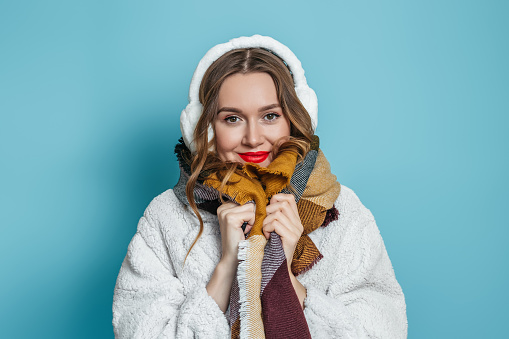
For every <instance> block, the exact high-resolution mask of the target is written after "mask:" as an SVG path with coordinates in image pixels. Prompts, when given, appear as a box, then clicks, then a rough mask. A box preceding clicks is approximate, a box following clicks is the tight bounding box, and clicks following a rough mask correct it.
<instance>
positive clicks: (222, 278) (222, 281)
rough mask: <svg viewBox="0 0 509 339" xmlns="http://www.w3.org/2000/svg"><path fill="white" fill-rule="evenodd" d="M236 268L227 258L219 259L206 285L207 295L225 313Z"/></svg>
mask: <svg viewBox="0 0 509 339" xmlns="http://www.w3.org/2000/svg"><path fill="white" fill-rule="evenodd" d="M236 271H237V266H236V265H235V264H234V262H232V260H231V259H230V260H228V259H227V258H226V259H225V258H221V260H220V261H219V263H218V264H217V265H216V268H215V270H214V273H212V277H211V278H210V280H209V283H208V284H207V287H206V289H207V293H208V294H209V295H210V296H211V297H212V299H214V300H215V302H216V303H217V305H218V306H219V308H220V309H221V311H223V313H224V312H226V309H227V308H228V302H229V300H230V291H231V288H232V284H233V279H234V277H235V273H236Z"/></svg>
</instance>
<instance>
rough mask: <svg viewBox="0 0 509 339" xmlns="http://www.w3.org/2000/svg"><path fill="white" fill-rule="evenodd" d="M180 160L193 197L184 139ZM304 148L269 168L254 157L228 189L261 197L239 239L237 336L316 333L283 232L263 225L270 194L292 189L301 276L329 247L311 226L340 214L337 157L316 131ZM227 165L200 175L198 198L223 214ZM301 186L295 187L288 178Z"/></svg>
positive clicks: (234, 299) (233, 307) (246, 197)
mask: <svg viewBox="0 0 509 339" xmlns="http://www.w3.org/2000/svg"><path fill="white" fill-rule="evenodd" d="M175 153H176V154H177V157H178V159H179V164H180V170H181V171H180V173H181V175H180V179H179V182H178V183H177V185H176V186H175V187H174V192H175V194H176V195H177V197H178V198H179V199H180V200H181V201H182V202H183V203H185V204H189V203H188V201H187V197H186V194H185V185H186V183H187V181H188V178H189V175H190V167H189V165H188V164H187V163H186V161H185V159H189V158H190V153H189V150H188V149H187V147H186V146H185V145H184V143H183V142H182V139H181V140H180V142H179V144H177V146H176V147H175ZM296 160H297V156H296V155H295V154H294V153H292V152H282V153H281V154H280V155H278V157H277V158H275V159H274V160H273V161H272V162H271V164H270V165H269V166H268V167H267V168H263V167H260V166H258V165H256V164H252V163H246V164H244V166H243V167H242V171H243V174H244V175H239V174H237V173H234V174H233V175H232V177H231V178H230V183H229V184H228V185H226V186H225V187H224V189H223V196H224V197H225V198H227V199H228V200H231V201H234V202H236V203H238V204H240V205H242V204H244V203H247V202H254V203H255V209H256V210H255V223H254V225H253V227H252V229H251V231H250V232H249V235H248V237H247V239H246V240H244V241H241V242H240V243H239V255H238V258H239V261H240V263H239V266H238V268H237V276H236V278H235V280H234V282H233V285H232V289H231V295H230V305H229V313H228V314H227V317H228V320H229V323H230V326H231V337H232V338H239V337H240V338H265V337H267V338H311V335H310V333H309V329H308V326H307V322H306V319H305V317H304V312H303V310H302V308H301V306H300V302H299V300H298V297H297V294H296V293H295V290H294V289H293V285H292V283H291V280H290V276H289V273H288V268H287V267H288V265H287V260H286V257H285V254H284V251H283V246H282V242H281V239H280V237H279V236H278V235H277V234H276V233H275V232H272V234H271V235H270V238H269V240H267V239H266V238H265V236H264V235H263V232H262V224H263V219H264V218H265V216H266V211H265V209H266V206H267V204H268V202H269V199H270V197H272V195H274V194H276V193H279V192H281V193H291V194H293V195H294V197H295V201H296V203H297V209H298V212H299V217H300V219H301V223H302V225H303V226H304V232H303V233H302V235H301V238H300V239H299V241H298V243H297V246H296V249H295V252H294V255H293V259H292V264H291V270H292V273H293V274H294V275H295V276H297V275H299V274H301V273H303V272H306V271H307V270H309V269H311V268H312V267H313V265H314V264H316V263H317V262H318V261H319V260H320V259H321V258H322V255H321V254H320V251H319V250H318V249H317V247H316V246H315V244H314V243H313V241H312V240H311V238H310V237H309V236H308V234H309V233H311V232H312V231H314V230H315V229H317V228H318V227H320V226H323V227H325V226H327V225H328V224H329V223H330V222H331V221H332V220H336V219H337V218H338V211H337V209H336V208H335V207H334V205H333V204H334V201H335V200H336V199H337V197H338V195H339V192H340V189H341V186H340V184H339V183H338V182H337V181H336V176H335V175H333V174H332V173H331V172H330V165H329V163H328V161H327V160H326V158H325V156H324V155H323V153H322V151H321V150H320V149H319V140H318V137H316V136H314V137H313V142H312V143H311V150H310V151H309V152H308V154H307V155H306V157H305V158H304V160H303V161H302V162H301V163H299V164H296ZM222 174H223V173H210V174H208V175H206V179H205V180H202V181H198V182H197V184H196V188H195V190H194V199H195V202H196V204H197V205H198V207H199V208H201V209H204V210H207V211H209V212H211V213H214V214H216V212H217V207H219V205H220V201H219V193H218V191H217V189H218V188H219V186H220V183H221V180H220V178H222ZM289 185H290V186H291V187H292V188H293V189H291V190H290V189H288V186H289Z"/></svg>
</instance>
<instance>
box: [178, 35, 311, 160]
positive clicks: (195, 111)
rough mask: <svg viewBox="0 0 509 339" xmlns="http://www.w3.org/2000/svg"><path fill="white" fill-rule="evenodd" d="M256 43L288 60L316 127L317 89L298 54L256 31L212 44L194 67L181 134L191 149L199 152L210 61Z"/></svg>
mask: <svg viewBox="0 0 509 339" xmlns="http://www.w3.org/2000/svg"><path fill="white" fill-rule="evenodd" d="M256 47H262V48H265V49H268V50H270V51H271V52H273V53H274V54H276V55H277V56H279V57H280V58H281V59H283V60H284V61H285V62H286V64H287V65H288V67H289V68H290V71H291V72H292V74H293V82H294V84H295V92H296V93H297V96H298V97H299V100H300V101H301V103H302V105H303V106H304V108H305V109H306V110H307V111H308V113H309V116H310V117H311V124H312V126H313V130H315V129H316V126H317V125H318V99H317V97H316V93H315V91H313V90H312V89H311V88H310V87H309V86H308V84H307V81H306V77H305V76H304V69H303V68H302V65H301V63H300V61H299V59H297V57H296V56H295V54H293V52H292V51H291V50H290V49H289V48H288V47H286V46H285V45H283V44H282V43H280V42H279V41H277V40H275V39H273V38H271V37H268V36H261V35H258V34H256V35H253V36H251V37H239V38H235V39H232V40H230V41H229V42H226V43H224V44H219V45H216V46H214V47H212V48H211V49H210V50H209V51H208V52H207V53H206V54H205V56H204V57H203V58H202V59H201V60H200V62H199V63H198V66H197V67H196V70H195V71H194V74H193V78H192V80H191V86H189V104H188V105H187V106H186V108H185V109H184V110H183V111H182V114H181V115H180V130H181V131H182V137H183V138H184V143H185V144H186V146H187V147H188V148H189V150H190V151H191V152H192V153H195V152H196V145H194V142H193V139H194V137H193V136H194V129H195V128H196V124H197V123H198V120H199V119H200V116H201V115H202V112H203V105H202V104H201V103H200V99H199V90H200V84H201V80H202V78H203V75H204V74H205V72H206V71H207V69H208V68H209V67H210V65H212V63H213V62H214V61H216V60H217V59H219V58H220V57H221V56H222V55H223V54H225V53H226V52H228V51H231V50H234V49H240V48H256ZM208 137H209V141H210V140H212V138H213V137H214V131H213V129H212V126H209V128H208Z"/></svg>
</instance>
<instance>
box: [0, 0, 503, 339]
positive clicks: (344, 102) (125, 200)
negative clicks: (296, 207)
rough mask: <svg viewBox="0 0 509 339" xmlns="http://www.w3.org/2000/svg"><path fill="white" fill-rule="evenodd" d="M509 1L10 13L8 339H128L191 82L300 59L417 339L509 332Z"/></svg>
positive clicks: (3, 239) (5, 170)
mask: <svg viewBox="0 0 509 339" xmlns="http://www.w3.org/2000/svg"><path fill="white" fill-rule="evenodd" d="M508 17H509V3H508V2H506V1H451V0H440V1H383V2H382V1H323V2H318V1H317V2H311V1H284V2H283V1H281V2H279V1H264V0H263V1H256V2H245V3H244V2H239V1H187V2H186V3H185V4H184V3H183V2H177V1H3V0H2V1H1V2H0V60H1V62H0V112H1V121H0V150H1V154H0V164H1V166H0V174H1V175H0V192H1V201H0V208H1V216H2V217H1V236H0V260H1V263H0V264H1V268H0V269H1V273H0V275H1V279H0V323H1V324H0V336H1V337H3V338H112V337H113V331H112V326H111V303H112V297H113V288H114V285H115V280H116V276H117V274H118V270H119V268H120V265H121V263H122V260H123V258H124V256H125V254H126V251H127V245H128V243H129V241H130V239H131V237H132V236H133V235H134V233H135V231H136V226H137V222H138V220H139V218H140V217H141V215H142V213H143V211H144V209H145V207H146V206H147V205H148V203H149V202H150V201H151V199H152V198H153V197H155V196H156V195H158V194H159V193H161V192H163V191H164V190H166V189H168V188H170V187H173V185H174V184H175V183H176V180H177V173H178V171H177V163H176V159H175V157H174V155H173V146H174V144H175V143H176V141H177V139H178V138H179V137H180V129H179V116H180V112H181V110H182V109H183V108H184V107H185V105H186V103H187V91H188V86H189V82H190V80H191V76H192V73H193V71H194V68H195V67H196V65H197V63H198V61H199V60H200V59H201V57H202V56H203V55H204V53H205V52H206V51H207V50H208V49H209V48H211V47H212V46H214V45H215V44H217V43H222V42H226V41H227V40H229V39H231V38H234V37H237V36H241V35H252V34H255V33H258V34H263V35H270V36H273V37H274V38H276V39H278V40H280V41H281V42H283V43H284V44H286V45H287V46H288V47H290V49H292V50H293V51H294V52H295V54H296V55H297V56H298V57H299V59H300V60H301V61H302V64H303V66H304V68H305V70H306V74H307V77H308V82H309V84H310V86H311V87H312V88H314V89H315V91H316V93H317V94H318V98H319V127H318V130H317V134H318V135H320V137H321V141H322V148H323V150H324V152H325V154H326V156H327V157H328V158H329V160H330V162H331V164H332V167H333V171H334V173H335V174H336V175H337V176H338V179H339V181H340V182H341V183H342V184H344V185H346V186H348V187H350V188H352V189H353V190H354V191H355V192H356V193H357V195H358V196H359V197H360V199H361V201H362V202H363V203H364V205H366V207H368V208H369V209H370V210H371V211H372V212H373V214H374V216H375V218H376V220H377V224H378V227H379V229H380V231H381V234H382V236H383V238H384V241H385V244H386V247H387V250H388V253H389V256H390V258H391V260H392V263H393V266H394V269H395V272H396V277H397V279H398V281H399V283H400V284H401V286H402V288H403V291H404V293H405V296H406V302H407V312H408V322H409V338H481V337H482V338H497V337H502V336H504V335H506V334H507V327H506V326H505V325H504V323H505V322H506V321H507V318H508V315H509V312H508V308H507V305H508V304H509V293H508V292H507V286H509V274H508V273H509V272H508V264H507V259H509V246H508V245H507V238H508V236H509V233H508V221H507V218H506V213H507V206H508V203H509V201H508V194H507V190H508V188H509V184H508V179H507V173H508V172H509V169H508V167H509V166H508V165H509V163H508V152H507V148H508V141H509V137H508V132H507V125H508V123H509V120H508V113H509V110H508V108H509V107H508V106H509V105H508V98H509V95H508V94H509V91H508V90H509V68H508V62H507V60H509V46H508V41H509V39H508V33H509V29H508V28H509V25H508V21H507V18H508Z"/></svg>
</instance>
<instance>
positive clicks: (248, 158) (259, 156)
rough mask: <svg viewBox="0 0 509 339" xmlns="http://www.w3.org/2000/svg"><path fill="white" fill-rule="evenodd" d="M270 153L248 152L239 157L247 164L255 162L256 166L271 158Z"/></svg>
mask: <svg viewBox="0 0 509 339" xmlns="http://www.w3.org/2000/svg"><path fill="white" fill-rule="evenodd" d="M269 154H270V152H246V153H239V156H240V157H241V158H242V160H244V161H245V162H253V163H255V164H257V163H260V162H263V161H265V159H267V157H268V156H269Z"/></svg>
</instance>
